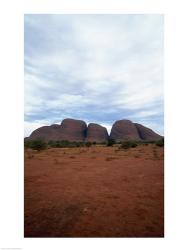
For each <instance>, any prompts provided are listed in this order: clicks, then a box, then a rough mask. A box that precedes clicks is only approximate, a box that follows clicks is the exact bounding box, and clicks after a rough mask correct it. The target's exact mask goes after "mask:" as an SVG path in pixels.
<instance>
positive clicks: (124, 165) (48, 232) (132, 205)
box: [24, 145, 164, 237]
mask: <svg viewBox="0 0 187 250" xmlns="http://www.w3.org/2000/svg"><path fill="white" fill-rule="evenodd" d="M163 158H164V150H163V148H160V147H157V146H155V145H148V146H144V145H141V146H138V147H136V148H132V149H128V150H118V148H117V147H116V146H115V147H105V146H92V147H91V148H66V149H64V148H59V149H55V148H53V149H47V150H44V151H42V152H37V151H33V150H26V151H25V190H24V196H25V197H24V198H25V204H24V213H25V214H24V217H25V220H24V227H25V237H163V236H164V163H163V162H164V159H163Z"/></svg>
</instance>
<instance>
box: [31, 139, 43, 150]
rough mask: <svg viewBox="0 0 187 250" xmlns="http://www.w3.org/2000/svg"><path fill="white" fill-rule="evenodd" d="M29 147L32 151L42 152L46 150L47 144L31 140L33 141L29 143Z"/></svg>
mask: <svg viewBox="0 0 187 250" xmlns="http://www.w3.org/2000/svg"><path fill="white" fill-rule="evenodd" d="M29 147H30V148H32V149H34V150H38V151H40V150H44V149H46V148H47V143H46V142H45V141H43V140H33V141H30V145H29Z"/></svg>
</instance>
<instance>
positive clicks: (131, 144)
mask: <svg viewBox="0 0 187 250" xmlns="http://www.w3.org/2000/svg"><path fill="white" fill-rule="evenodd" d="M137 146H138V144H137V142H135V141H123V142H122V143H121V145H120V147H119V148H120V149H128V148H135V147H137Z"/></svg>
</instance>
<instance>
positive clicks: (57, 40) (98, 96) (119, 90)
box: [25, 15, 163, 131]
mask: <svg viewBox="0 0 187 250" xmlns="http://www.w3.org/2000/svg"><path fill="white" fill-rule="evenodd" d="M25 23H26V29H25V30H26V34H25V47H26V50H25V51H26V52H25V59H26V60H25V61H26V63H25V114H26V116H29V117H30V119H32V122H35V121H36V119H39V118H38V117H39V116H40V115H41V113H42V117H41V120H42V119H44V117H43V116H46V117H45V119H47V114H48V113H49V110H50V111H51V112H53V113H55V112H57V111H59V113H60V114H61V113H63V114H67V115H68V113H69V114H70V115H73V114H74V115H75V116H76V117H77V116H78V114H81V115H83V114H85V117H84V119H85V120H88V121H89V120H90V121H91V120H92V121H94V119H97V120H96V121H95V122H100V123H106V124H109V123H108V122H109V120H110V122H111V120H112V118H111V117H110V119H109V118H108V116H109V114H110V113H111V116H112V115H113V116H114V114H116V117H119V115H120V113H119V112H121V117H120V118H125V117H124V116H125V115H126V111H127V110H129V111H134V112H132V114H131V116H130V117H131V118H134V117H137V118H138V117H139V118H143V117H147V118H148V117H151V116H153V115H154V114H155V116H159V115H161V114H162V113H163V104H162V103H163V30H162V29H163V17H162V16H161V15H45V16H42V15H34V16H32V15H30V16H26V19H25ZM36 34H37V35H36ZM157 102H158V103H161V106H159V107H157V106H156V105H155V106H154V105H153V104H154V103H157ZM148 107H150V109H151V110H147V108H148ZM90 108H92V111H91V112H92V115H93V117H90V116H88V114H90V112H89V109H90ZM136 110H137V112H136ZM42 111H43V112H42ZM99 112H101V113H103V117H104V116H105V114H107V119H106V120H105V119H104V118H103V119H102V120H101V121H100V120H99V119H100V118H99V117H101V116H98V113H99ZM104 113H105V114H104ZM35 116H37V118H34V117H35ZM32 117H33V118H32ZM60 118H61V117H59V119H60ZM79 118H80V119H81V118H82V117H79ZM48 119H49V120H52V118H48ZM53 119H54V120H56V117H54V118H53ZM114 119H115V117H113V120H114ZM107 126H109V125H107ZM157 126H158V130H160V131H161V130H163V126H162V125H161V122H160V121H158V123H157Z"/></svg>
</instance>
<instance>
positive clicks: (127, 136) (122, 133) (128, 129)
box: [110, 120, 141, 141]
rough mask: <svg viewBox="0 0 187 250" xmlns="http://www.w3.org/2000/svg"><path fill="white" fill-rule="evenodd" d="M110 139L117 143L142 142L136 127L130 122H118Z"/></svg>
mask: <svg viewBox="0 0 187 250" xmlns="http://www.w3.org/2000/svg"><path fill="white" fill-rule="evenodd" d="M110 138H111V139H114V140H115V141H123V140H141V138H140V136H139V134H138V130H137V128H136V126H135V125H134V124H133V123H132V122H131V121H129V120H119V121H116V122H115V123H114V124H113V126H112V130H111V134H110Z"/></svg>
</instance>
